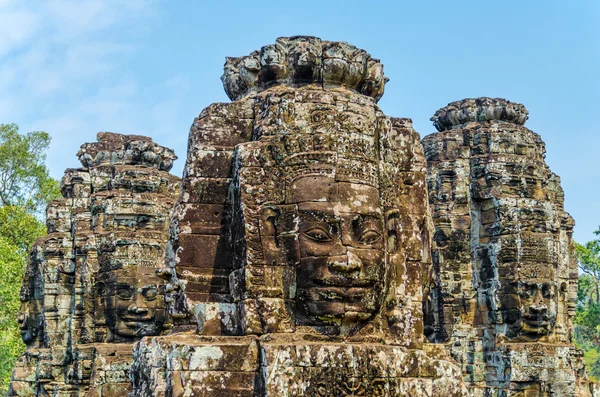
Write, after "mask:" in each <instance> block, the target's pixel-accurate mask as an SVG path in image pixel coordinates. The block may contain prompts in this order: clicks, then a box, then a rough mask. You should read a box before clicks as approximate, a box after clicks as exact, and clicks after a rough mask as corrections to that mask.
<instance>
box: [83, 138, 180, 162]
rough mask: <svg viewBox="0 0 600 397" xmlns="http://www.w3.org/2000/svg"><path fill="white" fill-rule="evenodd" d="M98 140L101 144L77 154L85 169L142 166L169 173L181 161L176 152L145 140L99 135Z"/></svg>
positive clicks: (91, 145)
mask: <svg viewBox="0 0 600 397" xmlns="http://www.w3.org/2000/svg"><path fill="white" fill-rule="evenodd" d="M97 139H98V142H92V143H84V144H83V145H81V149H80V150H79V152H78V153H77V157H78V158H79V161H81V164H82V165H83V166H84V167H94V166H98V165H103V164H112V165H117V164H120V165H136V164H139V165H145V166H149V167H152V168H158V169H159V170H161V171H169V170H170V169H171V167H173V162H174V161H175V160H176V159H177V156H176V155H175V152H173V150H171V149H169V148H167V147H164V146H160V145H159V144H157V143H154V142H152V139H151V138H148V137H145V136H141V135H123V134H116V133H113V132H99V133H98V137H97Z"/></svg>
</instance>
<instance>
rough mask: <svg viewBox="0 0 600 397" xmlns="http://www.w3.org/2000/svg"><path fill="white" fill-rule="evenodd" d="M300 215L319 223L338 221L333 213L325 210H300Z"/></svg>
mask: <svg viewBox="0 0 600 397" xmlns="http://www.w3.org/2000/svg"><path fill="white" fill-rule="evenodd" d="M298 214H300V215H302V216H308V217H311V218H313V219H315V220H317V221H321V222H332V221H337V220H338V218H337V217H336V216H335V214H334V213H333V211H323V210H299V211H298Z"/></svg>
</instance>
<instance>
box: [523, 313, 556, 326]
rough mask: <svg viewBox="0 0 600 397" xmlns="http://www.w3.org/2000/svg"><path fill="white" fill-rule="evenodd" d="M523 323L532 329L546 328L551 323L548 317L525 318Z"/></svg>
mask: <svg viewBox="0 0 600 397" xmlns="http://www.w3.org/2000/svg"><path fill="white" fill-rule="evenodd" d="M523 322H524V323H525V324H527V325H528V326H529V327H531V328H545V327H547V326H548V325H549V324H550V323H549V321H548V316H545V315H544V316H524V317H523Z"/></svg>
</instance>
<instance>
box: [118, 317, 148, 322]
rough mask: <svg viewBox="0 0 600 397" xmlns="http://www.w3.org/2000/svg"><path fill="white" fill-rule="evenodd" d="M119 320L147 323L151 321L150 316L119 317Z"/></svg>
mask: <svg viewBox="0 0 600 397" xmlns="http://www.w3.org/2000/svg"><path fill="white" fill-rule="evenodd" d="M121 321H123V322H124V323H148V322H151V321H152V318H144V317H141V318H140V317H121Z"/></svg>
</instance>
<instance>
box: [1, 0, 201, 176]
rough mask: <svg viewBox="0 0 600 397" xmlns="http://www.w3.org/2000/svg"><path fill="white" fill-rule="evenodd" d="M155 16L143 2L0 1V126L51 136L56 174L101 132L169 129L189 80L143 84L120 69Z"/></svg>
mask: <svg viewBox="0 0 600 397" xmlns="http://www.w3.org/2000/svg"><path fill="white" fill-rule="evenodd" d="M158 15H159V13H158V12H157V11H156V4H155V3H154V2H153V1H144V0H128V1H121V0H86V1H82V0H50V1H42V0H28V1H20V0H0V37H2V38H3V39H2V40H1V41H0V123H11V122H15V123H17V124H19V125H20V127H21V130H22V131H31V130H44V131H47V132H48V133H50V135H51V136H52V144H51V150H50V153H49V154H48V160H47V161H48V165H49V167H50V169H51V174H52V175H53V176H54V177H60V175H61V174H62V171H63V170H64V169H65V168H67V167H76V166H77V165H78V163H77V160H75V159H74V156H75V153H76V152H77V150H78V148H79V146H80V145H81V144H82V143H83V142H86V141H91V140H94V139H95V135H96V133H97V132H98V131H105V130H112V131H115V132H122V133H142V134H147V135H152V134H156V133H159V132H160V133H163V134H169V133H170V131H167V130H166V129H167V128H168V127H169V126H170V125H172V123H173V119H175V118H177V117H178V116H179V112H178V110H179V107H180V104H181V103H182V100H183V99H182V98H183V97H182V95H183V94H184V93H186V92H188V91H189V84H190V83H189V80H188V78H187V77H186V76H174V77H172V78H167V79H166V80H164V79H163V80H164V81H161V82H158V83H156V84H151V85H150V86H144V87H143V88H140V87H141V84H140V83H139V82H138V80H137V78H136V76H135V75H133V74H132V73H131V72H123V70H127V69H128V65H129V63H130V62H131V60H132V59H133V58H134V57H135V55H136V46H137V45H139V43H140V42H141V41H140V40H141V38H143V36H144V34H146V33H148V29H151V28H152V27H154V26H156V25H157V23H156V20H157V16H158ZM143 103H149V104H146V105H144V104H143Z"/></svg>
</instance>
